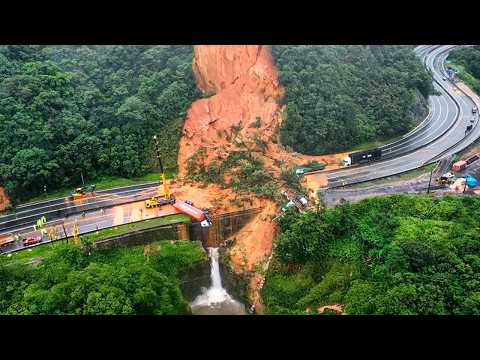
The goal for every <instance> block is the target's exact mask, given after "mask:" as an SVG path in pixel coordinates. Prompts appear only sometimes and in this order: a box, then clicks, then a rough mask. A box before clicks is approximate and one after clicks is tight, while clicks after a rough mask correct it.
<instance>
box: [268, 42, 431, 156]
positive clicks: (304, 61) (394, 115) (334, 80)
mask: <svg viewBox="0 0 480 360" xmlns="http://www.w3.org/2000/svg"><path fill="white" fill-rule="evenodd" d="M272 51H273V56H274V58H275V59H276V63H277V67H278V70H279V76H280V82H281V84H282V85H283V86H284V87H285V89H286V95H285V103H286V105H287V117H286V119H285V120H284V122H283V123H282V127H281V130H280V133H281V141H282V143H283V144H284V145H287V146H291V147H292V148H293V149H294V150H295V151H297V152H300V153H304V154H324V153H329V152H336V151H341V150H348V149H351V148H352V147H354V146H355V145H358V144H360V143H364V142H368V141H372V140H377V139H382V138H391V137H394V136H396V135H399V134H403V133H406V132H407V131H408V130H410V129H411V128H412V127H413V126H414V125H415V124H416V123H417V122H418V120H419V119H420V118H422V116H424V115H425V114H426V110H427V107H426V103H425V100H424V98H426V97H427V96H428V95H429V94H430V93H431V91H432V90H433V89H432V80H431V76H430V75H429V74H428V73H427V72H426V70H425V69H424V67H423V65H422V63H421V61H420V59H419V58H417V57H416V56H415V54H414V52H413V47H412V46H399V45H301V46H292V45H275V46H273V49H272Z"/></svg>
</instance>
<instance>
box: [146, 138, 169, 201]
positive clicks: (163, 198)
mask: <svg viewBox="0 0 480 360" xmlns="http://www.w3.org/2000/svg"><path fill="white" fill-rule="evenodd" d="M153 140H155V150H156V152H157V159H158V164H159V166H160V176H161V178H162V190H161V193H162V194H161V195H160V196H159V197H152V198H151V199H148V200H146V201H145V206H146V207H147V209H151V208H154V207H158V206H162V205H166V204H171V203H172V201H173V197H172V196H171V194H170V189H169V188H168V182H167V176H166V174H165V169H164V168H163V163H162V158H161V156H160V149H159V147H158V138H157V135H154V136H153ZM159 190H160V189H159ZM159 192H160V191H159Z"/></svg>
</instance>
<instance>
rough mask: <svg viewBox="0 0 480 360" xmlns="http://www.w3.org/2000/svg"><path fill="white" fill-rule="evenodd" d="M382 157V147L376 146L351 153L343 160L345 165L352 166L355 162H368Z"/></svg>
mask: <svg viewBox="0 0 480 360" xmlns="http://www.w3.org/2000/svg"><path fill="white" fill-rule="evenodd" d="M381 157H382V149H379V148H376V149H372V150H366V151H358V152H355V153H351V154H349V155H348V156H347V157H345V158H344V159H343V160H342V165H343V166H351V165H355V164H361V163H366V162H370V161H375V160H378V159H380V158H381Z"/></svg>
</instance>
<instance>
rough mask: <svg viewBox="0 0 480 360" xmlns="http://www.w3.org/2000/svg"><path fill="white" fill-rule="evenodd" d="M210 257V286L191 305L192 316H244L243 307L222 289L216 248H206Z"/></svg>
mask: <svg viewBox="0 0 480 360" xmlns="http://www.w3.org/2000/svg"><path fill="white" fill-rule="evenodd" d="M208 252H209V257H210V279H211V285H210V287H209V288H208V289H203V292H202V294H200V295H199V296H198V297H197V298H196V299H195V300H194V301H193V302H192V303H191V304H190V307H191V309H192V312H193V313H194V314H206V315H214V314H231V315H236V314H245V313H246V312H245V306H244V305H243V304H241V303H239V302H238V301H236V300H234V299H233V298H232V297H231V296H230V295H229V294H228V293H227V290H225V289H224V288H223V287H222V278H221V276H220V265H219V262H218V248H208Z"/></svg>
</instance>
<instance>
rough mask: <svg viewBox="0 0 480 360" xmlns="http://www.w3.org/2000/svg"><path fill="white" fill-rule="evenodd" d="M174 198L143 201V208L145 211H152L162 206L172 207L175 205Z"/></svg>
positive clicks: (155, 198) (157, 197) (159, 197)
mask: <svg viewBox="0 0 480 360" xmlns="http://www.w3.org/2000/svg"><path fill="white" fill-rule="evenodd" d="M175 201H176V200H175V196H173V195H170V197H169V198H168V199H165V198H164V197H162V196H154V197H152V198H150V199H148V200H145V207H146V208H147V209H153V208H157V207H160V206H164V205H173V204H175Z"/></svg>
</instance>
